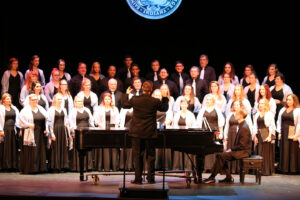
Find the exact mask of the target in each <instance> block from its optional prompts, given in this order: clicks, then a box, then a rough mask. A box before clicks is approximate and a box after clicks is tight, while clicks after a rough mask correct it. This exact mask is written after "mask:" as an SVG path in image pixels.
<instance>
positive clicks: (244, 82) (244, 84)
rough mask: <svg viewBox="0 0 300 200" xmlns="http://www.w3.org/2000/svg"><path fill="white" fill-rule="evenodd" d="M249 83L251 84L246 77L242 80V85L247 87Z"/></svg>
mask: <svg viewBox="0 0 300 200" xmlns="http://www.w3.org/2000/svg"><path fill="white" fill-rule="evenodd" d="M248 85H250V83H247V81H246V79H243V81H242V86H243V87H244V88H245V87H247V86H248Z"/></svg>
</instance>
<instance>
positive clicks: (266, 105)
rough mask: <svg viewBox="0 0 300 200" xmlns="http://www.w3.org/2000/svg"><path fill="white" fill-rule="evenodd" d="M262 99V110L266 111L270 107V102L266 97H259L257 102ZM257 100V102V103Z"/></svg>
mask: <svg viewBox="0 0 300 200" xmlns="http://www.w3.org/2000/svg"><path fill="white" fill-rule="evenodd" d="M261 101H263V102H264V107H263V111H264V112H268V111H269V110H270V109H271V108H270V104H269V101H268V99H261V100H259V102H261ZM259 102H258V103H259Z"/></svg>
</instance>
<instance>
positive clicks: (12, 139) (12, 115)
mask: <svg viewBox="0 0 300 200" xmlns="http://www.w3.org/2000/svg"><path fill="white" fill-rule="evenodd" d="M15 122H16V112H15V110H14V109H12V108H11V109H10V111H8V110H5V123H4V128H3V131H4V135H5V136H4V141H3V142H2V143H0V159H1V160H0V170H1V169H3V170H17V169H18V168H19V166H18V157H17V155H18V154H17V146H16V144H17V142H16V141H17V138H16V131H15Z"/></svg>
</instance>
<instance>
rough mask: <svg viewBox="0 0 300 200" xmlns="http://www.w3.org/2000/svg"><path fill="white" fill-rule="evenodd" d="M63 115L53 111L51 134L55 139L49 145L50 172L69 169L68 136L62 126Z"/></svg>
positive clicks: (63, 125)
mask: <svg viewBox="0 0 300 200" xmlns="http://www.w3.org/2000/svg"><path fill="white" fill-rule="evenodd" d="M64 118H65V114H64V112H63V111H61V112H58V111H57V110H55V117H54V128H53V132H54V135H55V137H56V140H55V141H52V143H51V160H50V168H51V169H52V170H55V171H56V170H57V171H60V170H62V169H64V170H65V169H68V168H69V159H68V142H67V141H68V139H67V138H68V135H67V130H66V127H65V124H64Z"/></svg>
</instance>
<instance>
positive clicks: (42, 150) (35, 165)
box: [20, 110, 48, 174]
mask: <svg viewBox="0 0 300 200" xmlns="http://www.w3.org/2000/svg"><path fill="white" fill-rule="evenodd" d="M32 115H33V120H34V141H35V144H36V146H25V145H23V149H22V152H21V166H20V171H21V172H23V173H24V174H31V173H38V172H46V171H47V163H46V149H47V138H48V137H46V135H45V133H44V131H45V130H46V129H45V128H46V127H45V120H46V119H45V117H44V115H43V114H42V113H41V112H40V111H39V110H38V112H37V113H35V112H34V111H32Z"/></svg>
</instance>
